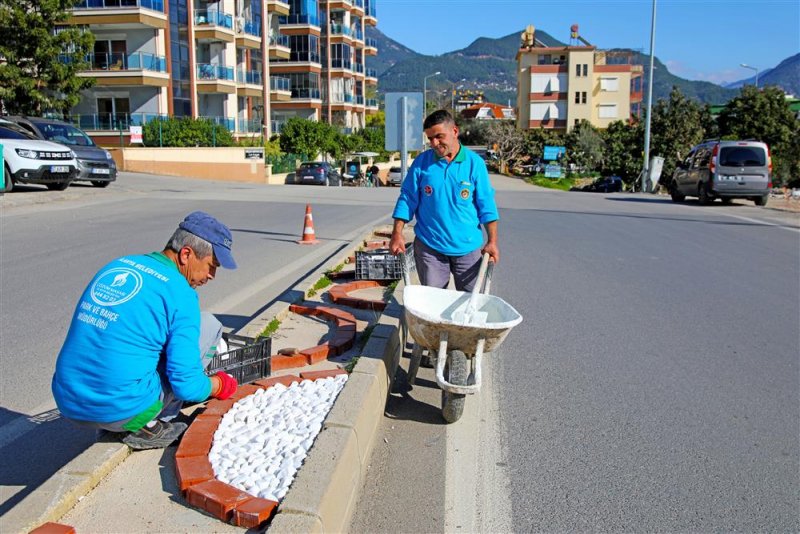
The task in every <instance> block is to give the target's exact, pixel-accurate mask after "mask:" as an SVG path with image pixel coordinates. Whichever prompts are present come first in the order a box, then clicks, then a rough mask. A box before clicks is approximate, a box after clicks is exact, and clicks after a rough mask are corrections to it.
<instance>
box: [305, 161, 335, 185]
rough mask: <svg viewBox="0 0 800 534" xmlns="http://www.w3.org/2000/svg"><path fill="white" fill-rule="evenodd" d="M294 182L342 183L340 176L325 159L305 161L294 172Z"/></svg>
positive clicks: (315, 183)
mask: <svg viewBox="0 0 800 534" xmlns="http://www.w3.org/2000/svg"><path fill="white" fill-rule="evenodd" d="M294 183H296V184H314V185H326V186H327V185H342V177H341V175H340V174H339V171H337V170H336V169H335V168H334V167H333V166H332V165H331V164H330V163H328V162H327V161H305V162H303V163H301V164H300V167H298V168H297V170H296V171H295V173H294Z"/></svg>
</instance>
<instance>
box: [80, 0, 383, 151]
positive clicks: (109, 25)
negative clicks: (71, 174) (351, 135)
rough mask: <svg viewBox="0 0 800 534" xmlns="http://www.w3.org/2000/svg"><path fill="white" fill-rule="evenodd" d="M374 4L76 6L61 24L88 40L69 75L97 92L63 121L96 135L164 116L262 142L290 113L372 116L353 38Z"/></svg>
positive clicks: (341, 120) (364, 44) (162, 1)
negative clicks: (87, 50) (82, 60)
mask: <svg viewBox="0 0 800 534" xmlns="http://www.w3.org/2000/svg"><path fill="white" fill-rule="evenodd" d="M375 3H376V0H339V1H335V2H334V1H330V0H328V1H325V0H321V1H317V0H287V1H284V0H216V1H213V0H82V1H80V2H78V4H77V5H76V6H75V7H74V8H73V9H72V13H71V17H70V19H69V23H70V24H72V25H79V26H82V27H85V28H86V29H88V30H89V31H91V32H92V33H93V34H94V36H95V45H94V52H93V54H92V55H91V57H90V58H89V63H90V65H91V66H90V68H89V70H87V71H84V72H82V73H80V75H81V76H88V77H93V78H95V79H96V80H97V83H96V84H95V86H94V87H92V88H91V89H89V90H86V91H84V93H83V95H82V99H81V102H80V104H79V105H78V106H76V107H75V108H73V110H72V113H71V114H72V119H73V121H74V122H76V124H78V125H79V126H81V127H82V128H83V129H85V130H88V131H90V132H97V133H98V134H100V135H102V132H107V131H109V130H114V131H117V130H119V131H127V130H128V128H129V127H130V126H131V125H141V124H144V123H146V122H147V121H149V120H152V119H154V118H157V117H167V116H171V117H172V116H174V117H203V118H208V119H210V120H212V121H214V122H216V123H218V124H221V125H223V126H224V127H226V128H227V129H228V130H230V131H231V132H233V133H234V134H235V135H240V136H246V135H261V134H262V133H263V134H264V135H266V136H269V135H271V134H272V133H277V132H279V131H280V128H281V125H282V124H283V123H284V122H285V121H286V120H287V119H288V118H289V117H295V116H296V117H302V118H307V119H313V120H326V121H329V122H331V123H332V124H336V125H338V126H341V127H342V128H360V127H362V126H363V124H364V120H365V115H366V114H367V113H370V112H376V111H377V101H375V100H374V99H373V100H368V99H366V98H365V95H367V94H370V87H371V86H376V85H377V76H376V75H375V73H374V71H368V69H366V68H365V63H364V60H365V58H366V56H367V55H370V54H376V53H377V47H376V46H375V43H374V40H373V41H372V42H369V40H366V39H364V37H363V35H364V31H365V27H366V26H367V25H373V26H375V25H376V24H377V18H376V15H375V7H376V6H375ZM345 24H346V26H345ZM372 92H374V89H373V90H372ZM329 95H330V97H329Z"/></svg>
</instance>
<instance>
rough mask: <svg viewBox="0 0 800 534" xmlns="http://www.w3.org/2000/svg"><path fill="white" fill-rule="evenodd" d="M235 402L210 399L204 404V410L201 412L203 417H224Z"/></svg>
mask: <svg viewBox="0 0 800 534" xmlns="http://www.w3.org/2000/svg"><path fill="white" fill-rule="evenodd" d="M235 402H236V401H232V400H230V399H225V400H219V399H212V400H210V401H208V403H207V404H206V409H205V410H203V415H225V414H226V413H228V410H230V409H231V408H232V407H233V405H234V404H235Z"/></svg>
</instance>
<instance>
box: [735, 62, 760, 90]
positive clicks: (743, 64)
mask: <svg viewBox="0 0 800 534" xmlns="http://www.w3.org/2000/svg"><path fill="white" fill-rule="evenodd" d="M739 66H740V67H742V68H745V69H750V70H754V71H756V89H758V67H751V66H750V65H748V64H747V63H740V64H739Z"/></svg>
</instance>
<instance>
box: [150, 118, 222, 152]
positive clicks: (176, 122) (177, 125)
mask: <svg viewBox="0 0 800 534" xmlns="http://www.w3.org/2000/svg"><path fill="white" fill-rule="evenodd" d="M142 135H143V137H144V144H145V145H147V146H167V147H192V146H233V144H234V142H233V136H232V135H231V133H230V132H229V131H228V129H227V128H225V127H224V126H222V125H220V124H214V122H212V121H211V120H209V119H202V118H200V119H193V118H191V117H170V118H168V119H158V120H153V121H149V122H147V124H145V125H144V128H142Z"/></svg>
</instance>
